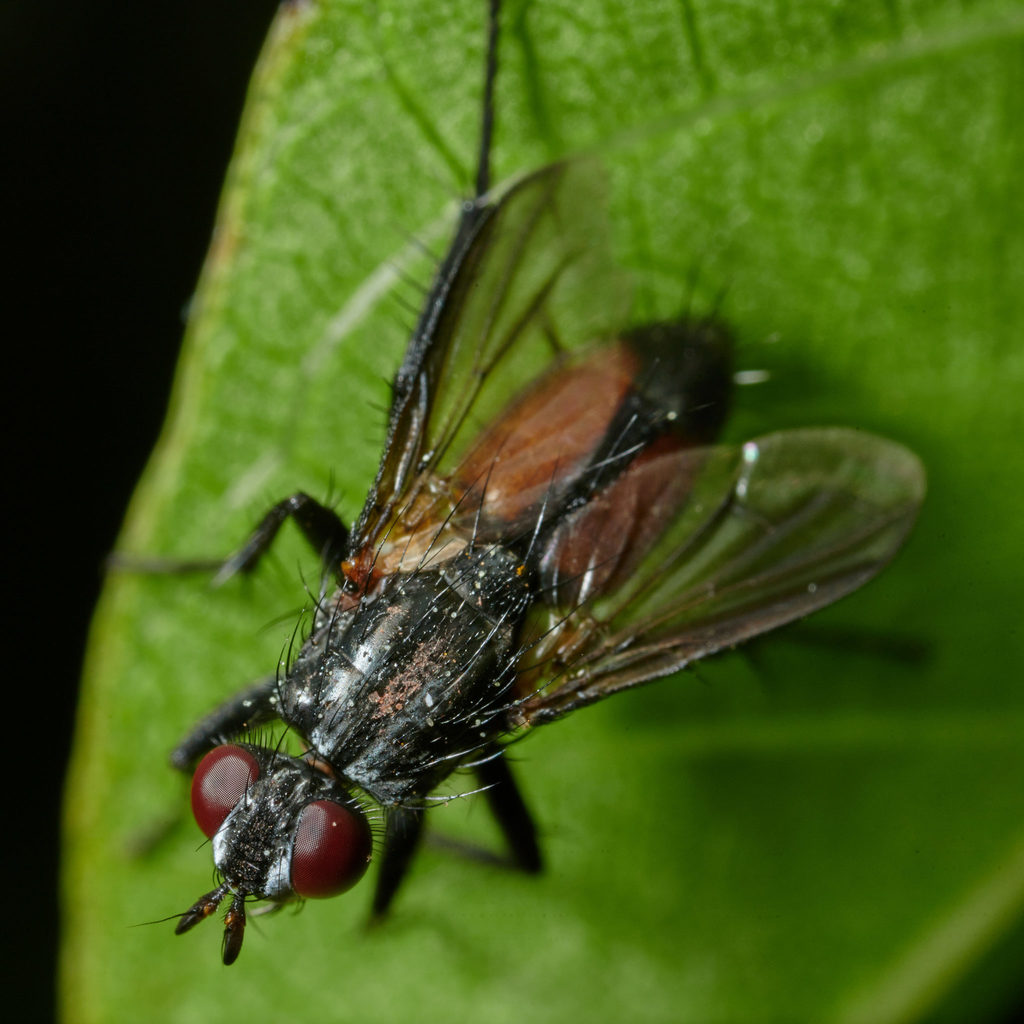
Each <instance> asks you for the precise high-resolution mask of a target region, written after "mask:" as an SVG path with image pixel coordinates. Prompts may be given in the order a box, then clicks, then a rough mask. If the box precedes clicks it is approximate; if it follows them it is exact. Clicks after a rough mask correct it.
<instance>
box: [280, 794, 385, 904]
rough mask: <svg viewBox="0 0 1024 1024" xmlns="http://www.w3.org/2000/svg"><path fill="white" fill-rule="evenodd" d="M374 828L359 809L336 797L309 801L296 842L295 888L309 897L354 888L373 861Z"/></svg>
mask: <svg viewBox="0 0 1024 1024" xmlns="http://www.w3.org/2000/svg"><path fill="white" fill-rule="evenodd" d="M370 850H371V843H370V828H369V826H368V825H367V824H366V819H365V818H364V817H363V816H362V814H360V813H359V812H358V811H355V810H353V809H351V808H349V807H342V806H341V804H336V803H334V801H332V800H317V801H315V802H314V803H311V804H307V805H306V807H305V808H304V809H303V811H302V814H300V815H299V825H298V828H296V830H295V843H294V845H293V846H292V888H293V889H294V890H295V891H296V892H297V893H298V894H299V895H300V896H304V897H306V898H315V897H323V896H337V895H338V893H340V892H344V891H345V890H346V889H351V888H352V886H353V885H355V884H356V882H358V881H359V879H360V878H362V877H363V873H364V872H365V871H366V868H367V866H368V865H369V863H370Z"/></svg>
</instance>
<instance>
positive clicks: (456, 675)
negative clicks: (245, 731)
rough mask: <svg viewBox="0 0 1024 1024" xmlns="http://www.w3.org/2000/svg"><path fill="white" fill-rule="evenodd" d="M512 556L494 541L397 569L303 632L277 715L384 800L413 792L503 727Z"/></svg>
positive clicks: (517, 601)
mask: <svg viewBox="0 0 1024 1024" xmlns="http://www.w3.org/2000/svg"><path fill="white" fill-rule="evenodd" d="M529 600H530V594H529V588H528V583H527V580H526V578H525V575H524V572H523V569H522V566H521V565H519V564H518V563H517V561H516V560H515V558H514V557H513V555H512V554H511V553H510V552H509V551H507V550H505V549H504V548H501V547H492V548H489V549H487V550H484V551H472V550H467V551H464V552H463V553H461V554H459V555H457V556H456V557H455V558H452V559H450V560H449V561H447V562H445V563H443V564H442V565H441V566H440V567H439V568H436V569H434V568H432V569H427V570H420V571H418V572H415V573H409V574H406V575H402V576H398V577H396V578H395V579H394V581H393V582H392V584H391V585H390V586H388V587H386V588H385V589H384V590H383V591H382V592H381V593H380V594H379V595H378V596H377V597H375V598H374V599H373V600H370V601H367V602H366V603H365V604H363V605H362V606H360V607H359V608H358V609H357V610H356V611H355V613H354V614H353V615H352V617H351V618H350V619H347V620H346V621H345V622H344V623H342V624H340V625H339V626H338V627H337V628H333V629H332V628H331V627H328V628H327V629H326V630H325V631H322V632H320V633H317V634H314V635H313V636H312V637H310V639H309V640H308V641H307V642H306V645H305V646H304V648H303V650H302V652H301V653H300V655H299V657H298V658H297V659H296V662H295V665H294V666H293V668H292V671H291V672H290V673H289V676H288V678H287V680H286V681H285V684H284V690H285V695H284V698H283V701H282V705H283V716H284V717H285V718H286V719H287V720H288V721H289V723H290V724H292V725H293V726H295V728H296V729H298V731H299V732H301V733H302V735H303V736H305V737H306V739H307V740H308V741H309V743H310V744H311V745H312V747H313V748H314V749H315V750H316V751H317V753H318V755H319V756H320V757H321V758H323V759H324V760H325V761H327V762H328V763H329V764H330V765H331V766H332V767H333V768H334V769H335V770H336V771H338V772H340V773H341V774H343V775H344V776H345V777H347V778H348V779H350V780H351V781H352V782H354V783H356V784H357V785H359V786H360V787H362V788H363V789H365V790H366V791H367V792H369V793H370V794H372V795H373V796H374V797H375V798H376V799H378V800H379V801H380V802H382V803H384V804H393V803H398V802H401V801H402V800H405V799H408V798H409V797H411V796H416V795H423V794H425V793H426V792H428V791H429V790H430V789H431V788H433V786H435V785H436V784H437V783H438V782H439V781H440V780H441V779H443V778H444V777H446V776H447V775H449V774H450V773H451V771H452V769H453V768H454V767H455V766H456V765H457V763H458V762H459V761H460V760H462V759H463V757H464V756H465V755H468V754H469V753H472V751H473V750H475V749H476V748H477V747H479V746H480V745H481V744H483V743H485V742H487V741H488V740H490V739H493V738H494V737H495V736H497V735H498V734H499V733H501V732H502V731H504V729H505V728H506V726H507V723H506V720H505V714H504V711H503V708H504V705H505V704H506V703H507V691H508V687H509V683H510V679H511V673H512V668H513V666H512V665H511V664H510V662H511V660H512V659H511V657H510V655H511V652H512V650H513V645H514V642H515V636H516V630H517V628H518V626H519V623H520V621H521V619H522V617H523V614H524V612H525V611H526V608H527V607H528V605H529Z"/></svg>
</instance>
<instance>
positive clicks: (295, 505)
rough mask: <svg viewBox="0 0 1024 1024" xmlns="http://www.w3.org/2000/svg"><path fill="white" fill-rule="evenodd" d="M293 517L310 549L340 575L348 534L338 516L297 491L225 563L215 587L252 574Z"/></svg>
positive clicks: (277, 507) (218, 573) (217, 576)
mask: <svg viewBox="0 0 1024 1024" xmlns="http://www.w3.org/2000/svg"><path fill="white" fill-rule="evenodd" d="M289 516H290V517H291V518H292V519H294V520H295V523H296V525H297V526H298V527H299V529H300V530H301V531H302V535H303V536H304V537H305V538H306V540H307V541H308V542H309V545H310V547H312V548H313V550H314V551H316V553H317V554H318V555H319V556H320V561H321V564H322V565H323V566H324V568H325V569H327V570H328V571H330V572H333V573H334V574H335V575H337V573H338V567H339V563H340V562H341V560H342V558H344V557H345V552H346V549H347V547H348V530H347V528H346V527H345V524H344V523H343V522H342V521H341V520H340V519H339V518H338V516H337V514H336V513H335V512H333V511H331V509H329V508H327V507H326V506H325V505H321V504H320V502H318V501H317V500H316V499H315V498H311V497H310V496H309V495H308V494H305V493H304V492H302V491H296V492H295V494H293V495H291V496H290V497H288V498H285V499H284V500H283V501H279V502H278V503H277V504H276V505H275V506H274V507H273V508H272V509H270V511H269V512H267V514H266V515H265V516H264V517H263V518H262V519H261V520H260V522H259V525H258V526H257V527H256V529H255V530H253V532H252V534H251V535H250V536H249V539H248V540H247V541H246V542H245V544H244V545H243V546H242V547H241V548H240V549H239V550H238V551H236V552H235V554H233V555H231V557H230V558H228V559H226V560H225V561H224V562H223V563H222V565H221V566H220V569H219V570H218V572H217V575H216V576H215V577H214V578H213V583H214V586H217V585H218V584H220V583H223V582H224V581H225V580H226V579H229V578H230V577H231V576H234V575H235V573H237V572H251V571H252V570H253V569H255V568H256V565H257V564H258V563H259V560H260V559H261V558H262V557H263V556H264V555H265V554H266V553H267V551H268V549H269V548H270V545H271V544H272V543H273V542H274V538H275V537H276V536H277V531H278V530H279V529H281V524H282V523H283V522H284V521H285V520H286V519H287V518H288V517H289Z"/></svg>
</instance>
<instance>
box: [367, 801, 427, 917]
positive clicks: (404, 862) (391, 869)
mask: <svg viewBox="0 0 1024 1024" xmlns="http://www.w3.org/2000/svg"><path fill="white" fill-rule="evenodd" d="M422 834H423V811H422V810H420V809H419V808H416V807H400V806H399V807H389V808H387V812H386V819H385V826H384V849H383V852H382V854H381V861H380V872H379V874H378V875H377V889H376V891H375V892H374V894H373V910H372V915H371V922H375V921H379V920H380V919H381V918H382V917H384V915H385V914H386V913H387V912H388V908H389V907H390V906H391V901H392V900H393V899H394V897H395V893H396V892H397V891H398V887H399V885H401V883H402V879H403V878H404V877H405V874H406V872H407V871H408V870H409V864H410V863H411V862H412V858H413V855H414V854H415V853H416V850H417V848H418V846H419V842H420V836H421V835H422Z"/></svg>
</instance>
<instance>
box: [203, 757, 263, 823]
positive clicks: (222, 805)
mask: <svg viewBox="0 0 1024 1024" xmlns="http://www.w3.org/2000/svg"><path fill="white" fill-rule="evenodd" d="M259 774H260V766H259V762H258V761H257V760H256V758H255V757H253V755H252V754H250V753H249V751H248V750H244V749H243V748H242V747H236V746H235V745H234V744H233V743H228V744H225V745H224V746H222V747H215V748H214V749H213V750H211V751H210V752H209V753H208V754H207V755H206V756H205V757H204V758H203V759H202V761H200V762H199V766H198V767H197V768H196V773H195V775H193V776H192V813H193V814H194V815H195V816H196V821H197V822H198V823H199V827H200V828H201V829H202V830H203V832H204V833H205V834H206V835H207V836H210V837H211V838H212V837H213V836H214V835H215V834H216V832H217V829H219V828H220V827H221V825H223V824H224V819H225V818H226V817H227V816H228V814H229V813H230V812H231V810H232V808H233V807H234V806H235V804H237V803H238V801H239V800H241V799H242V797H243V796H245V793H246V790H248V788H249V787H250V786H251V785H252V784H253V783H254V782H255V781H256V779H258V778H259Z"/></svg>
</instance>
